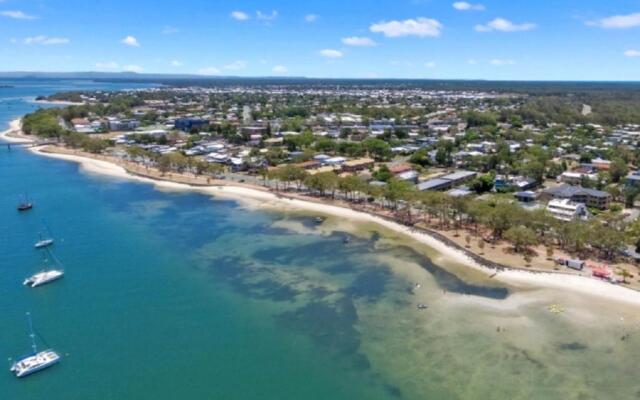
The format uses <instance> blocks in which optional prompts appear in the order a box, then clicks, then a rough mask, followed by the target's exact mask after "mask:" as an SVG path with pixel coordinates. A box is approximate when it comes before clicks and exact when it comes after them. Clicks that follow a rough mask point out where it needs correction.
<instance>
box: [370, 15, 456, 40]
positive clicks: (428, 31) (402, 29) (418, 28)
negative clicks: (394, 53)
mask: <svg viewBox="0 0 640 400" xmlns="http://www.w3.org/2000/svg"><path fill="white" fill-rule="evenodd" d="M442 28H443V25H442V24H441V23H440V22H439V21H437V20H435V19H432V18H417V19H407V20H404V21H389V22H385V21H383V22H378V23H377V24H373V25H371V26H370V27H369V30H370V31H371V32H375V33H382V34H384V35H385V36H386V37H390V38H397V37H403V36H418V37H427V36H429V37H437V36H440V32H441V30H442Z"/></svg>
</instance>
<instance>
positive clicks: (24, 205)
mask: <svg viewBox="0 0 640 400" xmlns="http://www.w3.org/2000/svg"><path fill="white" fill-rule="evenodd" d="M32 208H33V203H32V202H31V201H29V197H28V196H27V195H24V196H23V197H22V200H21V201H20V203H18V207H17V209H18V211H28V210H31V209H32Z"/></svg>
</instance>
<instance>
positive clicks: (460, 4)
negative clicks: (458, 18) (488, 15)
mask: <svg viewBox="0 0 640 400" xmlns="http://www.w3.org/2000/svg"><path fill="white" fill-rule="evenodd" d="M453 8H455V9H456V10H458V11H483V10H484V5H482V4H471V3H467V2H466V1H456V2H455V3H453Z"/></svg>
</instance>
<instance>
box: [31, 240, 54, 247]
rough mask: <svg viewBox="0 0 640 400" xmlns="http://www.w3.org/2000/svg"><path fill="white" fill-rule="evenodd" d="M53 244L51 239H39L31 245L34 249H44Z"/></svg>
mask: <svg viewBox="0 0 640 400" xmlns="http://www.w3.org/2000/svg"><path fill="white" fill-rule="evenodd" d="M52 244H53V239H40V240H38V241H37V242H36V244H34V245H33V247H35V248H36V249H44V248H45V247H49V246H51V245H52Z"/></svg>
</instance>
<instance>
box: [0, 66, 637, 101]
mask: <svg viewBox="0 0 640 400" xmlns="http://www.w3.org/2000/svg"><path fill="white" fill-rule="evenodd" d="M0 79H9V80H11V79H15V80H18V79H87V80H96V81H109V82H134V83H157V84H164V85H168V86H178V87H185V86H205V87H206V86H209V87H211V86H231V85H236V86H252V85H253V86H262V85H286V86H292V87H299V88H309V87H327V86H332V87H340V86H344V87H349V86H351V87H353V86H360V87H384V88H420V89H425V90H454V91H460V90H466V91H483V92H490V91H494V92H503V93H504V92H510V93H526V94H537V95H567V94H569V93H585V92H586V93H590V94H601V93H603V92H605V93H607V94H610V93H611V92H617V93H620V92H625V93H628V94H630V95H632V96H634V97H636V96H637V94H638V91H639V90H640V82H637V81H636V82H580V81H487V80H455V79H449V80H437V79H348V78H344V79H337V78H307V77H239V76H205V75H195V74H152V73H149V74H147V73H144V74H141V73H136V72H91V71H89V72H24V71H15V72H0Z"/></svg>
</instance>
